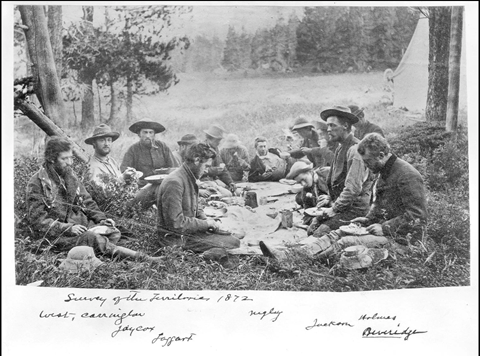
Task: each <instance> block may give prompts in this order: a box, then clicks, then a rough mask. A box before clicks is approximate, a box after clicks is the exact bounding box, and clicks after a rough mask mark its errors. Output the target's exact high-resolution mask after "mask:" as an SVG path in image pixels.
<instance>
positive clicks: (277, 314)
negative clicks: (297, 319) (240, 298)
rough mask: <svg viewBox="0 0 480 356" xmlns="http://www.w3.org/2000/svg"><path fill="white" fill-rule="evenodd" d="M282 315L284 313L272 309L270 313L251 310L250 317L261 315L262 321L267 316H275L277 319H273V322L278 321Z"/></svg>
mask: <svg viewBox="0 0 480 356" xmlns="http://www.w3.org/2000/svg"><path fill="white" fill-rule="evenodd" d="M282 313H283V311H276V310H275V309H274V308H272V309H270V311H262V312H256V311H253V310H250V316H256V315H261V316H262V317H261V318H260V320H262V319H263V318H265V317H266V316H267V315H275V317H274V318H272V319H271V320H272V322H275V321H277V319H278V317H279V316H280V314H282Z"/></svg>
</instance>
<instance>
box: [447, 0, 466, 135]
mask: <svg viewBox="0 0 480 356" xmlns="http://www.w3.org/2000/svg"><path fill="white" fill-rule="evenodd" d="M462 31H463V6H454V7H453V8H452V26H451V33H450V36H451V37H450V60H449V64H448V65H449V73H448V101H447V123H446V130H447V132H455V131H457V123H458V100H459V91H460V60H461V54H462Z"/></svg>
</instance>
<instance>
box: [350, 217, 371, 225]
mask: <svg viewBox="0 0 480 356" xmlns="http://www.w3.org/2000/svg"><path fill="white" fill-rule="evenodd" d="M350 222H351V223H356V224H360V225H362V226H365V225H367V224H368V218H366V217H358V218H355V219H352V220H350Z"/></svg>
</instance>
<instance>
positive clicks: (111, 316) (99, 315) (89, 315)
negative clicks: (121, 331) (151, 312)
mask: <svg viewBox="0 0 480 356" xmlns="http://www.w3.org/2000/svg"><path fill="white" fill-rule="evenodd" d="M80 316H81V317H82V318H88V319H115V321H114V324H115V325H121V324H122V323H123V321H124V320H125V319H127V318H135V317H144V316H145V313H137V312H134V311H133V310H130V311H129V312H128V313H83V314H82V315H80Z"/></svg>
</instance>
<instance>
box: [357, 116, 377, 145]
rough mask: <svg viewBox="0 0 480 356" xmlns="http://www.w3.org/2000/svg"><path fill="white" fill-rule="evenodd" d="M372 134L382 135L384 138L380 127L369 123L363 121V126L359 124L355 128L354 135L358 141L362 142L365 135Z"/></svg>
mask: <svg viewBox="0 0 480 356" xmlns="http://www.w3.org/2000/svg"><path fill="white" fill-rule="evenodd" d="M374 132H375V133H378V134H380V135H382V137H385V135H384V134H383V130H382V129H381V128H380V126H378V125H375V124H372V123H371V122H370V121H367V120H365V123H364V124H360V123H359V124H357V125H356V126H355V133H354V135H355V137H356V138H358V139H359V140H362V139H363V138H364V137H365V136H366V135H368V134H369V133H374Z"/></svg>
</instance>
